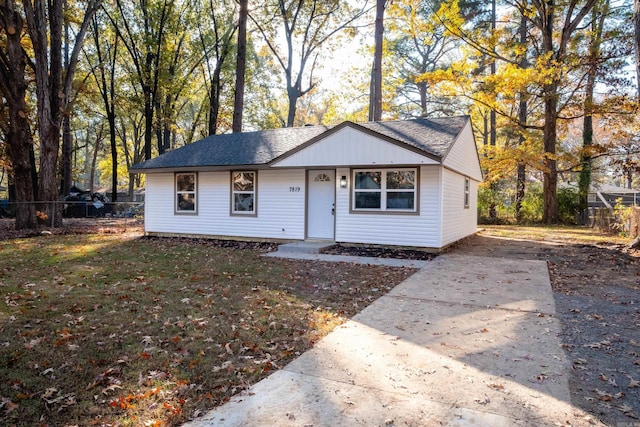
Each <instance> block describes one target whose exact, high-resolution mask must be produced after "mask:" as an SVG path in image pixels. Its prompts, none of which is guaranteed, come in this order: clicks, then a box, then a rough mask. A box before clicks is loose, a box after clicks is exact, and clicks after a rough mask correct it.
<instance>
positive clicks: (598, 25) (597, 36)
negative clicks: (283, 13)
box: [578, 0, 609, 223]
mask: <svg viewBox="0 0 640 427" xmlns="http://www.w3.org/2000/svg"><path fill="white" fill-rule="evenodd" d="M608 14H609V0H601V1H600V2H599V4H598V5H597V6H596V7H594V8H593V9H592V11H591V15H592V16H591V23H590V24H591V25H590V26H591V31H590V41H589V52H588V56H587V60H588V67H589V68H588V70H587V84H586V86H585V95H584V119H583V131H582V151H581V154H580V171H579V175H578V196H579V208H580V213H581V219H582V222H583V223H586V222H587V220H588V216H587V215H586V210H587V207H588V204H589V203H588V196H589V187H590V185H591V146H592V145H593V116H594V113H595V107H594V102H595V100H594V91H595V87H596V78H597V76H598V74H599V73H600V49H601V44H602V33H603V29H604V21H605V19H606V17H607V15H608Z"/></svg>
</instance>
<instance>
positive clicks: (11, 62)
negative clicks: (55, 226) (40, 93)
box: [0, 0, 37, 229]
mask: <svg viewBox="0 0 640 427" xmlns="http://www.w3.org/2000/svg"><path fill="white" fill-rule="evenodd" d="M23 25H24V21H23V20H22V18H21V17H20V15H19V13H18V12H16V11H15V9H14V3H13V1H12V0H5V1H3V2H2V4H0V28H2V29H3V30H4V32H5V33H6V50H7V60H8V61H7V62H6V63H2V65H0V73H1V75H2V78H1V79H0V89H1V92H2V95H3V97H4V98H5V100H6V103H7V107H8V111H9V123H8V129H7V132H6V135H5V138H6V139H5V142H6V143H7V148H8V154H9V158H10V160H11V165H12V168H13V177H12V181H13V184H14V185H13V186H12V187H13V192H12V193H13V195H14V196H15V202H17V206H16V221H15V228H16V229H24V228H36V227H37V220H36V210H35V206H34V204H33V201H34V200H35V191H34V186H33V184H34V182H33V179H32V173H33V172H34V171H33V169H32V162H31V155H30V154H31V152H32V149H33V139H32V136H31V129H30V125H29V120H28V116H27V106H26V102H25V98H26V93H27V83H26V81H25V68H26V65H27V58H26V57H25V55H24V53H23V50H22V45H21V43H20V42H21V37H22V29H23ZM5 65H6V68H5ZM10 187H11V186H10Z"/></svg>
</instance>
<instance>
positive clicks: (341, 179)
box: [340, 175, 347, 188]
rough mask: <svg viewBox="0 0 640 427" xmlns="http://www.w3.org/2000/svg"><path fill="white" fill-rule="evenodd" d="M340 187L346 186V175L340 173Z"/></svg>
mask: <svg viewBox="0 0 640 427" xmlns="http://www.w3.org/2000/svg"><path fill="white" fill-rule="evenodd" d="M340 187H341V188H347V177H346V176H344V175H342V178H340Z"/></svg>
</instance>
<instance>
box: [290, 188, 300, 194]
mask: <svg viewBox="0 0 640 427" xmlns="http://www.w3.org/2000/svg"><path fill="white" fill-rule="evenodd" d="M289 192H290V193H299V192H300V187H289Z"/></svg>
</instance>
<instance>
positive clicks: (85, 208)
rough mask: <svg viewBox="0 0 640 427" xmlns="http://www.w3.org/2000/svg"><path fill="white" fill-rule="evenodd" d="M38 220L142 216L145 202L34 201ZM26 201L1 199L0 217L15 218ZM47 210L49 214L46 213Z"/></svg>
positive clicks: (42, 221)
mask: <svg viewBox="0 0 640 427" xmlns="http://www.w3.org/2000/svg"><path fill="white" fill-rule="evenodd" d="M29 204H31V205H33V206H35V211H36V215H37V216H38V220H39V221H40V222H41V223H42V224H43V225H47V223H48V222H50V223H51V224H54V223H55V218H54V217H53V215H62V218H142V217H143V216H144V203H143V202H108V201H102V200H98V199H91V200H56V201H50V202H32V203H29ZM21 205H24V203H16V202H10V201H7V200H0V218H15V215H16V210H17V209H20V206H21ZM45 212H46V213H47V214H45Z"/></svg>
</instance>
